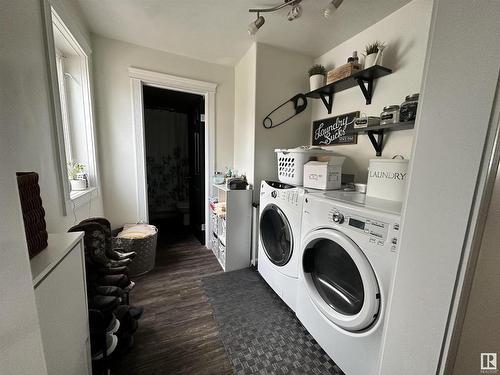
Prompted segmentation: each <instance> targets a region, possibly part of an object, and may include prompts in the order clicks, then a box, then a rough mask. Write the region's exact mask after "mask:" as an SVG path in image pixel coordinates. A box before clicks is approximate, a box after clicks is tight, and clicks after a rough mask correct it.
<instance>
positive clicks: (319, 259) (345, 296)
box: [302, 229, 380, 332]
mask: <svg viewBox="0 0 500 375" xmlns="http://www.w3.org/2000/svg"><path fill="white" fill-rule="evenodd" d="M302 245H303V246H304V247H303V253H302V254H303V257H302V272H303V276H304V282H305V284H306V289H307V291H308V294H309V296H310V298H311V300H312V302H313V303H314V304H315V305H316V307H317V308H318V309H319V310H320V311H321V312H322V313H323V315H325V317H326V318H328V319H329V320H330V321H331V322H332V323H334V324H335V325H337V326H338V327H340V328H342V329H344V330H347V331H351V332H357V331H363V330H366V329H368V328H369V327H370V326H372V325H373V323H374V322H375V321H376V319H377V317H378V314H379V310H380V291H379V287H378V282H377V278H376V277H375V273H374V271H373V269H372V267H371V265H370V263H369V261H368V259H367V258H366V256H365V255H364V254H363V252H362V250H361V249H360V248H359V247H358V246H357V245H356V243H354V242H353V241H352V240H351V239H350V238H349V237H347V236H346V235H344V234H342V233H340V232H338V231H336V230H333V229H319V230H316V231H313V232H311V233H310V234H309V235H307V236H306V237H305V238H304V242H303V243H302Z"/></svg>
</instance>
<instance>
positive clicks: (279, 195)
mask: <svg viewBox="0 0 500 375" xmlns="http://www.w3.org/2000/svg"><path fill="white" fill-rule="evenodd" d="M271 197H272V198H274V199H279V200H281V201H284V202H288V203H290V204H292V205H294V206H298V205H299V192H298V191H297V190H295V189H294V190H288V189H286V190H272V191H271Z"/></svg>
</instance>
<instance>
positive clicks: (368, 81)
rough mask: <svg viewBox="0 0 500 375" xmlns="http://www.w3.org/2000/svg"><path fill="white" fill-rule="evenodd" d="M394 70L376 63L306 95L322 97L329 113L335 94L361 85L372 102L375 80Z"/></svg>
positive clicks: (367, 99) (368, 102)
mask: <svg viewBox="0 0 500 375" xmlns="http://www.w3.org/2000/svg"><path fill="white" fill-rule="evenodd" d="M391 73H392V70H391V69H389V68H385V67H383V66H380V65H374V66H372V67H370V68H367V69H364V70H361V71H359V72H357V73H354V74H353V75H351V76H349V77H346V78H343V79H341V80H338V81H336V82H333V83H330V84H329V85H326V86H323V87H320V88H319V89H316V90H314V91H310V92H308V93H307V94H306V97H308V98H312V99H321V101H322V102H323V104H324V105H325V107H326V109H327V110H328V113H329V114H330V113H332V106H333V94H335V93H337V92H340V91H344V90H347V89H350V88H351V87H354V86H359V88H360V89H361V92H362V93H363V96H364V97H365V100H366V104H371V102H372V95H373V80H374V79H377V78H380V77H383V76H386V75H388V74H391Z"/></svg>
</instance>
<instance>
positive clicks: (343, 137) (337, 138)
mask: <svg viewBox="0 0 500 375" xmlns="http://www.w3.org/2000/svg"><path fill="white" fill-rule="evenodd" d="M356 117H359V111H356V112H350V113H344V114H343V115H339V116H334V117H330V118H326V119H322V120H317V121H314V122H313V126H312V145H313V146H335V145H351V144H356V143H358V135H357V134H347V133H348V132H349V130H351V129H354V119H355V118H356Z"/></svg>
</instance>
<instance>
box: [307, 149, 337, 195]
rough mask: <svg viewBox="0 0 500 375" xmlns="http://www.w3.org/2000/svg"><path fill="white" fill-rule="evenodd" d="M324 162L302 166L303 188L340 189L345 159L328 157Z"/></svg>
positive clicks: (313, 162) (314, 162) (311, 162)
mask: <svg viewBox="0 0 500 375" xmlns="http://www.w3.org/2000/svg"><path fill="white" fill-rule="evenodd" d="M328 159H329V160H326V161H310V162H307V163H306V164H305V165H304V187H306V188H311V189H320V190H335V189H340V185H341V180H342V164H344V160H345V157H343V156H330V157H329V158H328Z"/></svg>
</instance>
